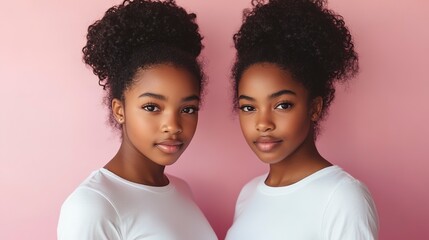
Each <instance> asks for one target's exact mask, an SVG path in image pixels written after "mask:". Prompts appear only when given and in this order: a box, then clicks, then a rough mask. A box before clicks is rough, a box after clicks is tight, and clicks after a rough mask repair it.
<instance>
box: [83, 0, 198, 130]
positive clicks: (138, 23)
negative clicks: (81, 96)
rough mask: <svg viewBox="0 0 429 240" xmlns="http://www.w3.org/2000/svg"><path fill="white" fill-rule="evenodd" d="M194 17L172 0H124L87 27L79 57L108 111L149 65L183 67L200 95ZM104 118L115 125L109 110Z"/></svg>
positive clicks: (196, 31)
mask: <svg viewBox="0 0 429 240" xmlns="http://www.w3.org/2000/svg"><path fill="white" fill-rule="evenodd" d="M195 19H196V15H195V14H194V13H187V12H186V11H185V10H184V9H183V8H182V7H179V6H177V5H176V3H175V1H174V0H166V1H156V0H153V1H152V0H125V1H124V2H123V3H122V4H119V5H117V6H113V7H111V8H110V9H108V10H107V11H106V13H105V15H104V16H103V18H101V19H100V20H98V21H96V22H95V23H93V24H92V25H90V26H89V27H88V34H87V43H86V45H85V46H84V47H83V49H82V52H83V60H84V62H85V63H86V64H87V65H89V66H90V67H92V69H93V72H94V74H96V75H97V76H98V78H99V84H100V85H101V86H103V88H104V89H105V90H107V94H106V97H105V103H106V105H107V106H108V107H109V109H110V108H111V101H112V100H113V99H115V98H117V99H123V93H124V91H125V90H126V89H127V88H128V87H130V86H131V84H132V83H133V77H134V75H135V73H136V71H137V70H138V69H140V68H146V67H149V66H152V65H155V64H163V63H166V64H173V65H175V66H179V67H183V68H184V69H187V70H188V71H189V72H190V73H191V74H192V75H193V76H194V77H195V79H196V81H197V82H198V84H199V87H200V92H201V93H202V91H203V88H204V82H205V81H204V74H203V72H202V69H201V64H200V62H199V61H198V56H199V55H200V53H201V50H202V48H203V45H202V43H201V41H202V39H203V37H202V36H201V35H200V33H199V28H198V25H197V24H196V22H195ZM109 120H110V123H111V124H112V125H113V126H116V127H119V125H118V124H117V123H116V121H114V118H113V115H112V114H110V119H109Z"/></svg>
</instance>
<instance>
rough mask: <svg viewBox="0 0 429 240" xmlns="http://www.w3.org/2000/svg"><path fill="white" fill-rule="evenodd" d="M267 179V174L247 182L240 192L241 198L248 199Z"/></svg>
mask: <svg viewBox="0 0 429 240" xmlns="http://www.w3.org/2000/svg"><path fill="white" fill-rule="evenodd" d="M266 177H267V174H264V175H261V176H257V177H255V178H253V179H252V180H250V181H249V182H247V183H246V184H245V185H244V186H243V188H242V189H241V191H240V196H239V198H247V197H248V196H249V195H250V194H252V193H253V192H254V191H255V190H256V188H257V187H258V185H259V184H261V183H262V182H263V181H264V180H265V179H266Z"/></svg>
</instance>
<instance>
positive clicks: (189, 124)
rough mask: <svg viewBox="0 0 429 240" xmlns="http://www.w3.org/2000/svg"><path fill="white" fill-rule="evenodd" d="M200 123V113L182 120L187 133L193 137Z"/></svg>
mask: <svg viewBox="0 0 429 240" xmlns="http://www.w3.org/2000/svg"><path fill="white" fill-rule="evenodd" d="M197 125H198V115H196V116H189V117H186V118H185V119H183V120H182V127H183V128H184V130H185V131H186V133H187V135H190V137H192V136H193V135H194V133H195V131H196V130H197Z"/></svg>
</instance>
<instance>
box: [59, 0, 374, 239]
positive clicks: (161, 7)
mask: <svg viewBox="0 0 429 240" xmlns="http://www.w3.org/2000/svg"><path fill="white" fill-rule="evenodd" d="M252 4H253V9H252V10H251V11H250V12H247V13H246V15H245V19H244V22H243V24H242V26H241V28H240V30H239V31H238V32H237V33H236V34H235V35H234V43H235V48H236V50H237V54H236V61H235V64H234V67H233V73H232V75H233V79H234V82H233V87H234V93H235V94H234V105H235V107H236V109H238V111H239V112H238V115H239V119H240V125H241V129H242V131H243V135H244V137H245V139H246V141H247V143H248V144H249V146H250V148H251V149H252V150H253V151H254V152H255V154H256V155H257V156H258V158H259V159H260V160H261V161H263V162H265V163H267V164H269V166H270V170H269V173H268V174H265V175H263V176H260V177H257V178H255V179H253V180H252V181H250V182H249V183H248V184H246V185H245V186H244V188H243V189H242V191H241V193H240V195H239V198H238V200H237V205H236V212H235V217H234V223H233V225H232V226H231V228H230V229H229V231H228V233H227V236H226V239H229V240H249V239H250V240H252V239H258V240H271V239H273V240H275V239H294V240H299V239H309V240H310V239H311V240H315V239H329V240H333V239H336V240H354V239H376V238H377V231H378V227H377V215H376V210H375V207H374V203H373V201H372V199H371V196H370V194H369V192H368V190H367V189H366V187H365V186H364V185H363V184H361V183H360V182H359V181H357V180H356V179H354V178H353V177H351V176H350V175H349V174H347V173H346V172H344V171H343V170H342V169H341V168H340V167H338V166H333V165H332V164H331V163H330V162H328V161H327V160H326V159H324V158H323V157H322V156H321V155H320V154H319V152H318V151H317V148H316V146H315V139H316V137H317V132H318V129H319V128H318V127H319V122H320V121H321V120H322V119H323V117H324V116H325V114H326V112H327V109H328V107H329V105H330V104H331V102H332V100H333V98H334V92H335V89H334V84H335V82H336V81H345V80H347V79H349V78H350V77H351V76H353V74H355V73H356V72H357V70H358V61H357V60H358V58H357V55H356V53H355V51H354V46H353V42H352V39H351V35H350V33H349V31H348V29H347V28H346V26H345V24H344V21H343V19H342V17H341V16H339V15H336V14H335V13H333V12H332V11H330V10H328V9H326V8H325V6H324V5H325V2H324V1H323V0H270V1H268V2H267V3H264V2H259V1H252ZM195 18H196V16H195V14H192V13H191V14H189V13H187V12H186V11H185V10H184V9H183V8H181V7H179V6H177V5H176V4H175V2H174V1H172V0H170V1H164V2H161V1H151V0H134V1H133V0H125V1H124V2H123V3H122V4H120V5H118V6H114V7H112V8H110V9H109V10H108V11H107V12H106V14H105V15H104V17H103V18H102V19H101V20H99V21H96V22H95V23H94V24H93V25H91V26H90V27H89V28H88V35H87V44H86V46H85V47H84V48H83V53H84V60H85V62H86V63H87V64H88V65H89V66H91V67H92V69H93V71H94V73H95V74H96V75H97V76H98V78H99V84H100V85H102V86H104V88H105V89H106V90H107V97H106V102H107V103H108V106H109V108H110V110H111V123H112V124H113V125H114V126H116V127H118V128H119V129H120V130H121V132H122V143H121V146H120V148H119V150H118V152H117V154H116V155H115V156H114V157H113V158H112V159H111V160H110V161H109V162H108V163H107V164H106V165H105V166H104V167H103V168H101V169H99V170H97V171H95V172H93V173H92V174H91V175H90V176H89V177H88V178H87V179H86V180H85V181H84V182H83V183H82V184H81V185H80V186H79V187H78V188H77V189H76V190H75V191H74V192H73V193H72V194H71V195H70V196H69V197H68V198H67V200H66V201H65V202H64V204H63V206H62V208H61V214H60V220H59V225H58V238H59V239H73V240H76V239H110V240H113V239H154V240H169V239H183V240H193V239H195V240H205V239H217V237H216V235H215V233H214V232H213V230H212V228H211V227H210V225H209V223H208V221H207V220H206V218H205V217H204V215H203V214H202V212H201V211H200V209H199V208H198V207H197V206H196V204H195V203H194V202H193V200H192V197H191V193H190V189H189V187H188V185H187V184H186V182H184V181H183V180H181V179H179V178H176V177H174V176H171V175H166V174H164V169H165V166H168V165H171V164H173V163H174V162H175V161H176V160H177V159H178V158H179V156H180V155H181V154H182V153H183V151H184V150H185V149H186V147H187V146H188V144H189V143H190V141H191V139H192V137H193V135H194V132H195V129H196V125H197V120H198V108H199V105H200V100H201V99H200V97H201V93H202V91H203V88H204V74H203V72H202V70H201V67H200V64H199V62H198V56H199V54H200V52H201V49H202V47H203V46H202V44H201V40H202V37H201V35H200V34H199V32H198V25H197V24H196V23H195Z"/></svg>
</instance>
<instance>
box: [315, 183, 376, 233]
mask: <svg viewBox="0 0 429 240" xmlns="http://www.w3.org/2000/svg"><path fill="white" fill-rule="evenodd" d="M322 232H323V233H324V238H323V239H326V240H344V239H347V240H376V239H377V235H378V216H377V211H376V208H375V204H374V201H373V200H372V197H371V194H370V193H369V191H368V189H367V188H366V187H365V186H364V185H363V184H362V183H360V182H359V181H357V180H347V181H343V182H341V183H340V184H339V186H338V187H337V189H336V190H335V191H334V192H333V194H332V196H331V199H330V201H329V203H328V205H327V208H326V211H325V214H324V221H323V224H322Z"/></svg>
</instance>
